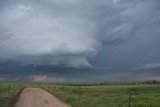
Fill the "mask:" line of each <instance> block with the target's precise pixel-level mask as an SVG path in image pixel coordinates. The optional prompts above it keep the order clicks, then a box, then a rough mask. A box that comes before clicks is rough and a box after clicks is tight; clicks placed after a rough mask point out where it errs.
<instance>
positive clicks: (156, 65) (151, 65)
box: [134, 63, 160, 70]
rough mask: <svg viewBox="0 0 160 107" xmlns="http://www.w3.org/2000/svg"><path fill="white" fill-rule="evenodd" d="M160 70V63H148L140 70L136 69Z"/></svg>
mask: <svg viewBox="0 0 160 107" xmlns="http://www.w3.org/2000/svg"><path fill="white" fill-rule="evenodd" d="M156 68H160V63H147V64H146V65H144V66H142V67H138V68H134V69H135V70H143V69H144V70H145V69H156Z"/></svg>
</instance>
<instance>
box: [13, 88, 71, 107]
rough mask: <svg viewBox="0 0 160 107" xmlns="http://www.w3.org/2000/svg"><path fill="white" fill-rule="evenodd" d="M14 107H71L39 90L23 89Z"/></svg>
mask: <svg viewBox="0 0 160 107" xmlns="http://www.w3.org/2000/svg"><path fill="white" fill-rule="evenodd" d="M15 107H71V106H70V105H68V104H65V103H63V102H61V101H60V100H59V99H57V98H56V97H55V96H53V95H52V94H50V93H49V92H47V91H45V90H42V89H40V88H25V89H24V90H23V91H22V93H21V95H20V96H19V98H18V101H17V102H16V104H15Z"/></svg>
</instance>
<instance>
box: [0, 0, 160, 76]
mask: <svg viewBox="0 0 160 107" xmlns="http://www.w3.org/2000/svg"><path fill="white" fill-rule="evenodd" d="M159 4H160V1H159V0H134V1H133V0H99V1H98V0H85V1H83V0H39V1H37V0H23V1H22V0H1V1H0V60H1V62H5V61H7V60H13V61H17V62H21V63H22V65H23V64H33V65H47V64H48V65H59V66H67V67H76V68H81V67H92V68H95V69H97V68H96V67H97V66H99V67H100V68H101V67H102V68H103V67H104V68H107V67H108V68H110V70H111V71H112V72H128V73H129V72H130V73H131V72H137V70H133V68H139V67H144V66H145V65H146V64H155V66H156V64H159V63H160V56H159V54H160V49H159V41H160V36H159V34H160V23H159V22H160V5H159ZM146 66H147V65H146ZM106 72H108V71H107V70H106ZM128 73H127V75H130V74H128ZM131 74H132V73H131ZM117 75H120V74H117ZM117 77H118V76H117ZM120 77H121V76H120ZM128 77H130V76H128ZM38 78H39V77H38Z"/></svg>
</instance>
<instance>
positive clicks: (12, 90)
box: [0, 83, 23, 107]
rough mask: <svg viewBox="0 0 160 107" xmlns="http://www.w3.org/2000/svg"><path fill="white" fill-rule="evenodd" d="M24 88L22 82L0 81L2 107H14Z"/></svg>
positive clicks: (0, 102)
mask: <svg viewBox="0 0 160 107" xmlns="http://www.w3.org/2000/svg"><path fill="white" fill-rule="evenodd" d="M22 89H23V87H22V85H20V84H15V83H14V84H11V83H0V107H13V105H14V104H15V102H16V100H17V98H18V96H19V94H20V92H21V90H22Z"/></svg>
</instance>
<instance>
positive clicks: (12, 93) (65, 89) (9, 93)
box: [0, 83, 160, 107]
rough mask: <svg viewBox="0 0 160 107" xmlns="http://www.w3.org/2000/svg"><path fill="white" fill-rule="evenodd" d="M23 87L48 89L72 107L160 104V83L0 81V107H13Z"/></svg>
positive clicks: (143, 106) (141, 106)
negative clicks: (81, 83)
mask: <svg viewBox="0 0 160 107" xmlns="http://www.w3.org/2000/svg"><path fill="white" fill-rule="evenodd" d="M24 87H40V88H43V89H46V90H48V91H49V92H50V93H52V94H53V95H55V96H57V97H58V98H59V99H61V100H62V101H64V102H66V103H68V104H70V105H72V106H73V107H128V94H129V92H131V93H132V96H131V107H160V102H159V101H160V84H138V85H136V84H113V85H80V86H78V85H65V84H63V85H62V84H60V85H58V84H57V85H54V84H34V83H30V84H17V83H15V84H0V107H12V106H13V105H14V103H15V101H16V100H17V98H18V96H19V94H20V92H21V89H23V88H24Z"/></svg>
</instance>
